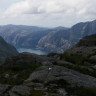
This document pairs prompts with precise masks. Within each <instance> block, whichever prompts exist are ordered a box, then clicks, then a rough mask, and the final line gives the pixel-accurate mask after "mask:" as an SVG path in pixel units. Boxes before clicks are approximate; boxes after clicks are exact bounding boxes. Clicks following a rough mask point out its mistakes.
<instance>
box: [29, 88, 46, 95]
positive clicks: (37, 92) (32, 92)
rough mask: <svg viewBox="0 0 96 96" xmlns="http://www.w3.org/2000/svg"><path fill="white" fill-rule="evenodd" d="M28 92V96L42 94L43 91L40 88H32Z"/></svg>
mask: <svg viewBox="0 0 96 96" xmlns="http://www.w3.org/2000/svg"><path fill="white" fill-rule="evenodd" d="M30 93H31V94H30V96H44V91H42V90H35V89H33V90H31V91H30Z"/></svg>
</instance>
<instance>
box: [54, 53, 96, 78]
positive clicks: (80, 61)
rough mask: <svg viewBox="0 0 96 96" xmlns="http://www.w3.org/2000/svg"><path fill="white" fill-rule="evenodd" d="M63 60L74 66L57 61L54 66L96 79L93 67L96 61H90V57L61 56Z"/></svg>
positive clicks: (95, 71)
mask: <svg viewBox="0 0 96 96" xmlns="http://www.w3.org/2000/svg"><path fill="white" fill-rule="evenodd" d="M60 58H61V60H65V61H68V62H71V63H72V64H65V63H61V64H60V63H58V62H57V61H53V64H54V65H59V66H64V67H67V68H69V69H72V70H75V71H78V72H80V73H83V74H87V75H90V76H93V77H96V70H94V69H92V66H94V64H96V60H90V59H89V58H88V57H84V56H82V55H78V54H75V55H67V54H60Z"/></svg>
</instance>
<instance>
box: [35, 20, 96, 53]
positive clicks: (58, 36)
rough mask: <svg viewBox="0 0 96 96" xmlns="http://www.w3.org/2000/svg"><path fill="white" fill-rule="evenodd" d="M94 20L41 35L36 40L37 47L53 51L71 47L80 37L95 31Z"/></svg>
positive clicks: (95, 21)
mask: <svg viewBox="0 0 96 96" xmlns="http://www.w3.org/2000/svg"><path fill="white" fill-rule="evenodd" d="M95 30H96V20H94V21H91V22H85V23H83V22H81V23H78V24H76V25H74V26H72V27H71V28H69V29H66V30H65V29H63V30H57V31H54V32H51V33H49V34H48V35H46V36H44V37H42V38H41V39H40V40H39V42H38V46H37V47H38V48H40V49H44V50H47V51H48V50H50V51H53V52H63V51H64V50H65V49H68V48H70V47H72V45H74V44H76V43H77V42H78V41H79V40H80V39H81V38H83V37H85V36H88V35H91V34H95V33H96V31H95ZM58 42H59V43H58Z"/></svg>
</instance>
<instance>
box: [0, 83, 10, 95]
mask: <svg viewBox="0 0 96 96" xmlns="http://www.w3.org/2000/svg"><path fill="white" fill-rule="evenodd" d="M9 87H10V86H9V85H3V84H0V94H2V93H4V92H6V90H7V89H9Z"/></svg>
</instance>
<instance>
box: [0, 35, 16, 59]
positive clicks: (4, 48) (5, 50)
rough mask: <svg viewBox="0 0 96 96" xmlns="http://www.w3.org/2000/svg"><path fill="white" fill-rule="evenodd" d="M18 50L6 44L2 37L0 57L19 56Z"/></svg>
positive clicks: (0, 40) (0, 39)
mask: <svg viewBox="0 0 96 96" xmlns="http://www.w3.org/2000/svg"><path fill="white" fill-rule="evenodd" d="M17 53H18V52H17V50H16V49H15V47H13V46H12V45H10V44H8V43H6V42H5V41H4V39H3V38H2V37H1V36H0V57H8V56H12V55H14V54H17Z"/></svg>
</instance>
